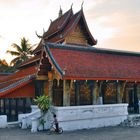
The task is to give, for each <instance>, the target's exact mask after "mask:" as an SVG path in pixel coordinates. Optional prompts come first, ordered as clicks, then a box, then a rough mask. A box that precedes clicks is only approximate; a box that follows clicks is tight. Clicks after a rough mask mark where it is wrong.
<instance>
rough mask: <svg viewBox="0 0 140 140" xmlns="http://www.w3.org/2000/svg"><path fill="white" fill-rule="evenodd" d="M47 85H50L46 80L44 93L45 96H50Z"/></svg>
mask: <svg viewBox="0 0 140 140" xmlns="http://www.w3.org/2000/svg"><path fill="white" fill-rule="evenodd" d="M47 84H48V82H47V81H45V80H44V85H43V86H44V88H43V89H44V91H43V92H44V95H48V88H47Z"/></svg>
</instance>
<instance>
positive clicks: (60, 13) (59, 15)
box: [58, 5, 63, 17]
mask: <svg viewBox="0 0 140 140" xmlns="http://www.w3.org/2000/svg"><path fill="white" fill-rule="evenodd" d="M62 15H63V11H62V8H61V5H60V9H59V14H58V17H61V16H62Z"/></svg>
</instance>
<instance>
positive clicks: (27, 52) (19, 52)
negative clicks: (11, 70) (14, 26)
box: [7, 37, 33, 66]
mask: <svg viewBox="0 0 140 140" xmlns="http://www.w3.org/2000/svg"><path fill="white" fill-rule="evenodd" d="M11 46H12V47H13V48H14V49H15V51H13V50H7V53H9V54H11V55H12V56H16V57H15V58H14V59H13V60H12V61H11V62H10V65H14V66H19V65H20V64H21V63H22V62H24V61H26V60H28V59H29V58H30V57H32V49H33V48H32V46H31V45H30V43H29V41H28V40H27V39H25V37H23V38H21V43H20V45H18V44H16V43H13V44H12V45H11Z"/></svg>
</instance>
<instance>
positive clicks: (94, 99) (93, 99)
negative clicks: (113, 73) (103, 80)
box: [92, 81, 98, 105]
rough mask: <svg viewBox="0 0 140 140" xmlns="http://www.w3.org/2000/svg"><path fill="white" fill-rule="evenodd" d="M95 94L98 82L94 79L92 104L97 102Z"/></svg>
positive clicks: (96, 93)
mask: <svg viewBox="0 0 140 140" xmlns="http://www.w3.org/2000/svg"><path fill="white" fill-rule="evenodd" d="M97 95H98V83H97V82H96V81H94V82H93V89H92V104H93V105H96V104H97V98H98V97H97Z"/></svg>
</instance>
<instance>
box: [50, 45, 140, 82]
mask: <svg viewBox="0 0 140 140" xmlns="http://www.w3.org/2000/svg"><path fill="white" fill-rule="evenodd" d="M48 46H49V47H50V54H51V55H52V58H53V59H54V61H53V62H56V63H57V65H58V66H59V67H60V69H61V71H64V70H65V75H64V76H63V78H64V79H97V80H100V79H104V80H109V79H116V80H117V79H118V80H119V79H122V80H130V79H131V80H140V54H137V55H135V54H131V53H119V52H113V51H108V52H107V51H102V50H97V49H94V48H92V49H91V48H86V49H84V48H82V47H81V48H79V47H70V46H64V45H56V46H55V45H54V46H53V45H51V44H49V45H48Z"/></svg>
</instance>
